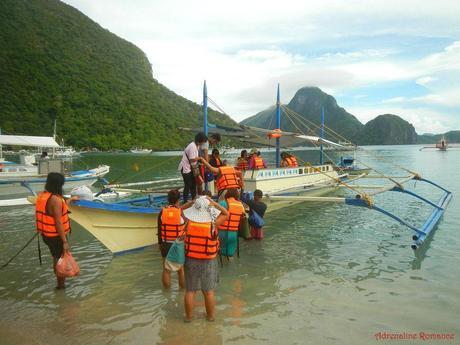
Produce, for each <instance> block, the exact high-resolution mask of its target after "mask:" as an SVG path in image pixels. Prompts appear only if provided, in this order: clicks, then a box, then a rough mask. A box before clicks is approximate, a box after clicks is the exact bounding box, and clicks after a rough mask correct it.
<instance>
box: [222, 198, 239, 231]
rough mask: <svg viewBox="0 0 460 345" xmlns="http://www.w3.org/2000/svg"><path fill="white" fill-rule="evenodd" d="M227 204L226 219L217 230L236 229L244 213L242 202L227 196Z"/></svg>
mask: <svg viewBox="0 0 460 345" xmlns="http://www.w3.org/2000/svg"><path fill="white" fill-rule="evenodd" d="M227 205H228V219H227V220H226V221H225V222H224V223H223V224H222V225H221V226H219V228H218V229H219V231H238V229H239V228H240V220H241V217H243V215H244V207H243V204H242V203H241V201H238V200H235V198H228V199H227Z"/></svg>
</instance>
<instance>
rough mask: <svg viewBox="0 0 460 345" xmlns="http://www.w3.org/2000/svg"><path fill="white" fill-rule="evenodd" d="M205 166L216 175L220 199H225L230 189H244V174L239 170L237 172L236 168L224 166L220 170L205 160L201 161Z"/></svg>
mask: <svg viewBox="0 0 460 345" xmlns="http://www.w3.org/2000/svg"><path fill="white" fill-rule="evenodd" d="M201 161H202V162H203V164H204V165H205V166H206V167H207V168H208V169H209V170H210V171H211V172H213V173H214V174H216V176H217V178H216V185H217V193H218V194H219V199H223V198H224V197H225V193H226V191H227V190H228V189H230V188H238V189H241V190H242V189H243V188H244V180H243V173H242V172H241V171H239V170H236V169H235V168H234V167H232V166H229V165H224V166H221V167H219V168H215V167H213V166H211V165H210V164H209V163H208V162H206V161H205V160H204V159H201ZM224 163H225V164H226V163H227V162H224Z"/></svg>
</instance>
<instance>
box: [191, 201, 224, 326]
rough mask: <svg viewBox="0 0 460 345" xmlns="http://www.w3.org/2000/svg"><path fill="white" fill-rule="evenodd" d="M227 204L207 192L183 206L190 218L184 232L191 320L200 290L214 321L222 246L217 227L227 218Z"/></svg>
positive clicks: (207, 316) (210, 316) (207, 311)
mask: <svg viewBox="0 0 460 345" xmlns="http://www.w3.org/2000/svg"><path fill="white" fill-rule="evenodd" d="M227 215H228V212H227V210H226V209H225V208H223V207H222V206H220V205H219V204H217V203H216V202H214V201H212V199H210V198H209V197H207V196H202V197H199V198H197V199H196V200H195V202H194V204H193V205H192V206H191V207H189V208H187V209H185V210H184V216H185V217H186V218H187V219H188V221H187V225H186V235H185V265H184V267H185V296H184V306H185V321H186V322H190V321H191V320H192V313H193V304H194V301H195V295H196V292H197V291H198V290H201V292H202V293H203V296H204V303H205V307H206V319H207V320H208V321H214V318H215V299H214V289H215V287H216V285H217V278H218V276H217V275H218V264H217V260H216V256H217V252H218V250H219V240H218V237H217V227H219V226H220V225H222V223H223V222H225V221H226V220H227Z"/></svg>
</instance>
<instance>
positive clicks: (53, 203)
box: [35, 172, 78, 289]
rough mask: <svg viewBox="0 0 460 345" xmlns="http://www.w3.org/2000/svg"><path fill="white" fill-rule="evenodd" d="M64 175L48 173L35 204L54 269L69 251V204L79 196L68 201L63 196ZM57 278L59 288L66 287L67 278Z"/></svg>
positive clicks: (38, 227) (39, 229)
mask: <svg viewBox="0 0 460 345" xmlns="http://www.w3.org/2000/svg"><path fill="white" fill-rule="evenodd" d="M63 185H64V175H62V174H60V173H56V172H52V173H49V174H48V177H47V179H46V185H45V191H44V192H40V193H38V196H37V201H36V204H35V217H36V224H37V231H38V232H39V233H41V235H42V239H43V242H45V244H46V245H47V246H48V248H49V250H50V252H51V255H52V256H53V269H54V273H55V274H56V264H57V261H58V260H59V258H60V257H61V256H62V254H64V253H65V252H68V251H69V243H68V242H67V234H68V233H69V232H70V219H69V211H68V207H67V204H68V203H69V202H71V201H73V200H78V197H76V196H73V197H72V198H70V199H68V200H67V201H66V200H64V197H63V196H62V186H63ZM56 278H57V286H56V288H57V289H64V288H65V278H60V277H58V276H57V275H56Z"/></svg>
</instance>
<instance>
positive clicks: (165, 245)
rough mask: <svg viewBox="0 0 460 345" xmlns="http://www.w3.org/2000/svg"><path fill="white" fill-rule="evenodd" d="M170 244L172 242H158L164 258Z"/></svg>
mask: <svg viewBox="0 0 460 345" xmlns="http://www.w3.org/2000/svg"><path fill="white" fill-rule="evenodd" d="M171 246H172V242H163V243H160V244H159V247H160V252H161V256H162V257H163V258H165V257H166V256H167V255H168V252H169V249H170V248H171Z"/></svg>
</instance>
